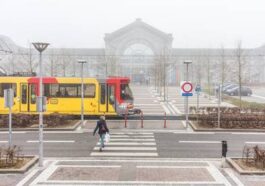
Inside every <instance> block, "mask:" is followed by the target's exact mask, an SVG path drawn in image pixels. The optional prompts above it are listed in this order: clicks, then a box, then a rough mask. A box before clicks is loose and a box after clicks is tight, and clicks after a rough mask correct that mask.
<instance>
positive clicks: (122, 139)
mask: <svg viewBox="0 0 265 186" xmlns="http://www.w3.org/2000/svg"><path fill="white" fill-rule="evenodd" d="M110 141H155V139H132V138H127V139H124V138H121V139H118V138H115V139H113V138H111V139H110Z"/></svg>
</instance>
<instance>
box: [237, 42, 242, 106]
mask: <svg viewBox="0 0 265 186" xmlns="http://www.w3.org/2000/svg"><path fill="white" fill-rule="evenodd" d="M235 57H236V62H237V70H238V71H237V72H238V85H239V92H238V94H239V107H240V109H241V108H242V100H241V91H242V90H241V89H242V68H243V65H244V60H243V49H242V42H241V41H238V42H237V48H236V50H235Z"/></svg>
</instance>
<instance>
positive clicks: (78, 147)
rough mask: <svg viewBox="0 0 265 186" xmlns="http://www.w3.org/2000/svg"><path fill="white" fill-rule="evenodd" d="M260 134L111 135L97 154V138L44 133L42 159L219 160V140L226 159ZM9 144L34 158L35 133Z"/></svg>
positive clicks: (18, 135)
mask: <svg viewBox="0 0 265 186" xmlns="http://www.w3.org/2000/svg"><path fill="white" fill-rule="evenodd" d="M264 139H265V134H264V133H231V132H226V133H215V132H197V133H195V132H187V131H186V130H168V131H161V130H157V131H156V130H146V131H143V130H141V129H136V130H128V129H126V130H124V129H116V130H112V131H111V142H110V143H108V144H107V146H106V148H105V149H104V151H103V153H102V154H98V145H97V143H98V136H93V135H92V132H84V133H83V132H81V131H76V132H45V133H44V156H45V157H90V156H105V157H113V156H115V157H117V156H118V157H123V156H125V157H160V158H219V157H220V156H221V143H220V141H222V140H227V142H228V156H230V157H231V156H241V155H242V150H243V147H244V145H245V144H249V145H250V144H252V143H253V144H260V145H261V144H263V145H264V144H265V140H264ZM7 140H8V133H7V132H0V146H7V145H8V142H7ZM13 143H14V144H16V145H19V146H21V147H22V148H23V153H24V154H36V155H38V132H14V134H13Z"/></svg>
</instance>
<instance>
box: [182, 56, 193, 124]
mask: <svg viewBox="0 0 265 186" xmlns="http://www.w3.org/2000/svg"><path fill="white" fill-rule="evenodd" d="M190 64H192V61H190V60H185V61H184V65H186V78H185V80H186V81H189V65H190ZM185 102H186V104H185V113H186V129H187V128H188V122H189V96H186V97H185Z"/></svg>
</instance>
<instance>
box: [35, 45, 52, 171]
mask: <svg viewBox="0 0 265 186" xmlns="http://www.w3.org/2000/svg"><path fill="white" fill-rule="evenodd" d="M32 44H33V46H34V47H35V49H36V50H38V51H39V53H40V59H39V67H40V69H39V79H40V80H39V99H38V101H39V106H38V108H41V109H40V110H38V111H39V166H40V167H42V166H43V111H44V109H43V100H44V99H43V95H42V93H43V87H42V52H43V51H44V50H45V49H46V48H47V47H48V45H49V43H41V42H36V43H32ZM37 103H38V102H37Z"/></svg>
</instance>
